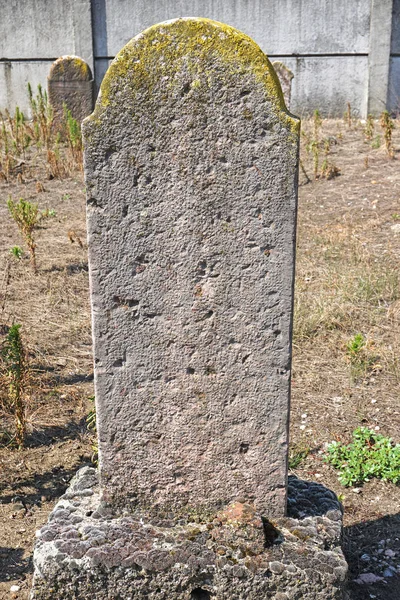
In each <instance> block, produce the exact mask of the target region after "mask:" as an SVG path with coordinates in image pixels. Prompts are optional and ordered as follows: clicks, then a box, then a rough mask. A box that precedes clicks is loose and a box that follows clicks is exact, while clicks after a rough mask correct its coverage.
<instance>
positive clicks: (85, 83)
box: [47, 56, 93, 123]
mask: <svg viewBox="0 0 400 600" xmlns="http://www.w3.org/2000/svg"><path fill="white" fill-rule="evenodd" d="M47 87H48V96H49V101H50V104H51V105H52V107H53V109H54V119H55V122H56V123H61V122H63V119H64V104H65V106H66V107H67V109H68V110H70V111H71V115H72V116H73V118H74V119H76V120H77V121H78V122H79V123H81V122H82V121H83V119H85V118H86V117H87V116H88V115H90V113H91V112H92V110H93V78H92V73H91V71H90V68H89V65H88V64H87V63H86V62H85V61H84V60H82V58H79V57H78V56H61V57H60V58H57V60H56V61H54V63H53V64H52V66H51V69H50V73H49V76H48V79H47Z"/></svg>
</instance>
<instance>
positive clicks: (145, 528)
mask: <svg viewBox="0 0 400 600" xmlns="http://www.w3.org/2000/svg"><path fill="white" fill-rule="evenodd" d="M288 493H289V499H288V514H289V515H290V516H289V517H286V518H282V519H278V520H276V521H275V522H274V523H269V522H268V521H266V520H265V519H264V520H262V519H261V518H260V517H259V516H258V515H257V514H256V513H255V512H254V509H253V508H252V507H251V506H250V505H246V504H240V503H239V502H237V503H235V504H232V505H230V506H228V507H227V508H226V509H225V510H224V511H222V512H220V513H218V514H217V515H216V516H215V517H214V518H213V519H212V520H211V521H209V522H183V521H179V522H177V523H175V524H174V523H172V522H171V521H168V520H162V521H161V520H159V521H156V520H155V519H154V518H153V519H151V523H150V522H149V521H148V520H147V517H145V518H144V517H143V516H138V515H131V516H120V517H113V516H112V514H111V512H110V510H109V509H108V508H107V507H106V506H103V505H102V503H101V502H100V497H99V488H98V479H97V473H96V471H95V469H92V468H90V467H84V468H83V469H81V470H80V471H79V472H78V473H77V475H76V476H75V478H74V479H73V480H72V482H71V486H70V487H69V489H68V491H67V492H66V494H64V496H63V497H62V498H61V499H60V501H59V502H58V504H57V505H56V507H55V509H54V511H53V512H52V513H51V515H50V518H49V522H48V523H47V524H46V525H45V526H44V527H42V529H41V530H40V531H38V533H37V538H38V539H37V543H36V547H35V552H34V568H35V573H34V582H33V589H32V595H31V598H32V599H35V600H50V599H51V600H56V599H60V600H61V599H62V600H87V599H88V598H90V600H106V599H107V600H119V599H120V600H130V599H135V600H136V599H152V600H167V599H168V600H189V599H192V600H207V599H210V600H264V599H274V600H289V599H293V600H295V599H296V600H300V599H301V600H330V599H339V598H340V599H343V598H346V597H347V596H346V592H345V583H346V574H347V564H346V561H345V558H344V556H343V553H342V550H341V547H340V539H341V533H342V512H341V506H340V503H339V501H338V500H337V498H336V496H335V495H334V494H333V492H331V491H330V490H328V489H326V488H325V487H323V486H322V485H319V484H317V483H311V482H306V481H301V480H299V479H297V478H295V477H290V478H289V487H288ZM144 519H146V520H144ZM197 520H199V519H197Z"/></svg>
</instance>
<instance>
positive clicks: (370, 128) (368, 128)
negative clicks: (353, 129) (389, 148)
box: [364, 115, 375, 140]
mask: <svg viewBox="0 0 400 600" xmlns="http://www.w3.org/2000/svg"><path fill="white" fill-rule="evenodd" d="M374 129H375V128H374V118H373V116H372V115H368V116H367V121H366V123H365V128H364V135H365V138H366V139H367V140H372V137H373V135H374Z"/></svg>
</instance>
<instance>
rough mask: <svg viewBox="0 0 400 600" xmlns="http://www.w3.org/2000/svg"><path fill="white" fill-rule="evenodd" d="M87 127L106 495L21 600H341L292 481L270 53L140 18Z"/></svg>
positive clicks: (46, 550)
mask: <svg viewBox="0 0 400 600" xmlns="http://www.w3.org/2000/svg"><path fill="white" fill-rule="evenodd" d="M83 134H84V146H85V175H86V189H87V217H88V236H89V259H90V260H89V262H90V280H91V301H92V314H93V339H94V362H95V392H96V408H97V427H98V436H99V474H100V485H99V484H98V480H97V473H96V471H95V470H94V469H92V468H88V467H87V468H85V469H83V470H81V471H80V472H79V473H78V475H77V476H76V478H75V479H74V480H73V482H72V483H71V486H70V488H69V489H68V491H67V493H66V494H65V495H64V496H63V497H62V498H61V499H60V501H59V503H58V504H57V506H56V508H55V510H54V511H53V513H52V515H51V516H50V519H49V523H48V524H47V525H46V526H44V527H43V528H42V529H41V531H40V532H39V533H38V541H37V544H36V548H35V555H34V566H35V575H34V587H33V592H32V598H34V599H37V600H47V599H50V598H54V597H55V596H54V593H55V590H56V592H57V594H58V595H59V596H58V597H60V598H61V597H62V598H63V599H64V600H65V599H66V600H68V599H69V598H70V599H71V600H72V599H74V600H79V599H82V600H83V599H85V598H88V597H90V598H94V599H96V600H105V599H106V598H107V599H109V598H126V599H128V598H135V599H136V598H139V599H145V598H154V599H156V600H161V599H167V598H168V599H170V600H189V599H190V598H192V599H198V600H199V599H201V598H203V599H210V598H213V599H214V600H228V599H229V600H232V599H235V598H236V599H238V600H239V599H245V598H246V599H248V600H256V599H257V600H258V599H260V598H267V597H268V598H275V600H284V599H285V598H286V599H290V598H299V597H301V598H305V599H306V600H307V599H309V600H311V599H314V598H315V599H316V598H320V597H321V598H322V597H323V598H324V599H325V598H326V599H329V598H332V599H333V598H335V599H338V598H342V597H343V596H342V590H343V586H344V580H345V576H346V563H345V561H344V558H343V554H342V552H341V550H340V535H341V510H340V504H339V503H338V501H337V498H336V497H335V495H334V494H333V493H332V492H330V491H329V490H326V488H323V487H322V486H320V485H318V484H313V483H307V482H302V481H299V480H297V479H296V478H291V480H290V482H289V485H287V446H288V433H287V430H288V411H289V391H290V360H291V327H292V312H293V311H292V302H293V271H294V242H295V221H296V198H297V167H298V142H299V121H298V120H297V119H296V118H294V117H293V116H291V115H290V114H289V113H288V112H287V111H286V108H285V105H284V102H283V97H282V92H281V89H280V86H279V83H278V81H277V78H276V74H275V72H274V70H273V68H272V66H271V64H270V62H269V61H268V59H267V57H266V56H265V55H264V54H263V53H262V52H261V50H260V49H259V48H258V46H257V45H256V44H255V43H254V42H253V41H252V40H251V39H250V38H248V37H247V36H245V35H244V34H242V33H240V32H238V31H237V30H235V29H233V28H231V27H228V26H226V25H223V24H221V23H216V22H213V21H210V20H207V19H195V18H190V19H178V20H175V21H170V22H167V23H162V24H160V25H157V26H154V27H152V28H150V29H148V30H147V31H145V32H144V33H143V34H141V35H139V36H137V37H136V38H134V39H133V40H132V41H131V42H129V43H128V44H127V45H126V46H125V48H124V49H123V50H122V51H121V52H120V53H119V54H118V56H117V57H116V59H115V60H114V62H113V63H112V65H111V66H110V68H109V70H108V72H107V74H106V76H105V78H104V81H103V84H102V87H101V93H100V96H99V98H98V101H97V104H96V108H95V111H94V113H93V114H92V115H91V116H90V117H89V118H88V119H87V120H86V121H85V122H84V125H83ZM287 491H288V498H287ZM286 504H287V505H288V513H289V517H286V516H285V512H286ZM328 563H329V564H328ZM51 594H53V596H52V595H51Z"/></svg>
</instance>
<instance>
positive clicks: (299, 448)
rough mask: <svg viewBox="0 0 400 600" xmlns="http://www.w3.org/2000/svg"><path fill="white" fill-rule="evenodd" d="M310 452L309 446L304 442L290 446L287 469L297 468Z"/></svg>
mask: <svg viewBox="0 0 400 600" xmlns="http://www.w3.org/2000/svg"><path fill="white" fill-rule="evenodd" d="M310 452H311V448H310V447H309V446H306V445H304V444H295V445H294V446H292V447H291V448H290V449H289V469H297V467H298V466H300V464H301V463H302V462H303V460H305V459H306V458H307V456H308V455H309V454H310Z"/></svg>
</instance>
